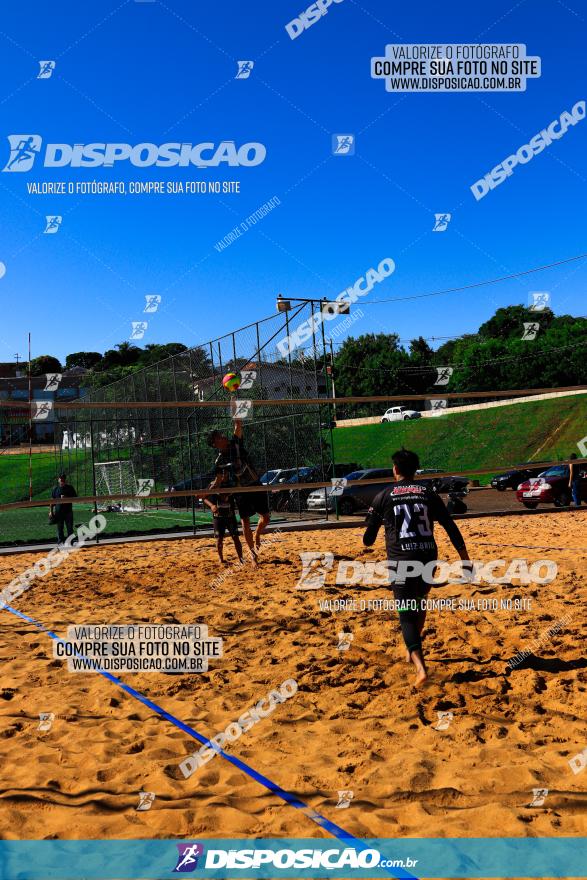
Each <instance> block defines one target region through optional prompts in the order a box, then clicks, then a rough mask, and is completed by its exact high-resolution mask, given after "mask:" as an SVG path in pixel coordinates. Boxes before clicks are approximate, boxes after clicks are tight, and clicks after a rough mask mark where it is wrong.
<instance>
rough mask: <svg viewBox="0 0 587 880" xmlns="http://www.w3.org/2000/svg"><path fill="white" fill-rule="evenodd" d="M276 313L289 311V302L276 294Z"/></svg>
mask: <svg viewBox="0 0 587 880" xmlns="http://www.w3.org/2000/svg"><path fill="white" fill-rule="evenodd" d="M277 311H278V312H289V311H291V302H290V301H289V300H288V299H284V298H283V297H282V295H281V294H278V296H277Z"/></svg>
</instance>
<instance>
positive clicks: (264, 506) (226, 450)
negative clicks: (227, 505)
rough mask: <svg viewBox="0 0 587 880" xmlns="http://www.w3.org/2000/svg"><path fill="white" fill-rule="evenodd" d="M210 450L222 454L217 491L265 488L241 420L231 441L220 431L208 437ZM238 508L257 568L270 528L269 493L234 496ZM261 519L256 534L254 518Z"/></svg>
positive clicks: (217, 473) (216, 480)
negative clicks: (252, 461) (244, 435)
mask: <svg viewBox="0 0 587 880" xmlns="http://www.w3.org/2000/svg"><path fill="white" fill-rule="evenodd" d="M208 446H212V447H213V448H214V449H217V450H218V456H217V457H216V461H215V463H214V469H215V471H216V479H215V480H214V482H213V483H212V486H213V487H217V486H219V485H220V476H221V475H223V474H224V475H225V476H224V477H223V478H222V483H223V484H224V485H226V486H242V487H244V486H262V483H261V481H260V480H259V476H258V474H257V472H256V470H255V468H254V467H253V465H252V463H251V460H250V458H249V454H248V452H247V450H246V448H245V444H244V441H243V425H242V422H241V420H240V419H235V420H234V433H233V435H232V437H231V438H230V439H229V438H228V437H226V436H225V435H224V434H222V433H221V432H220V431H212V432H211V433H210V434H209V435H208ZM234 500H235V502H236V506H237V509H238V512H239V516H240V518H241V522H242V524H243V535H244V537H245V541H246V542H247V545H248V547H249V550H250V551H251V556H252V559H253V564H254V565H256V564H257V551H258V550H259V547H260V546H261V535H262V534H263V532H264V531H265V529H266V528H267V526H268V525H269V519H270V516H269V502H268V500H267V492H265V491H263V490H261V491H259V492H242V493H236V494H235V496H234ZM255 513H257V514H258V515H259V521H258V523H257V528H256V529H255V534H254V536H253V532H252V530H251V517H252V516H253V514H255Z"/></svg>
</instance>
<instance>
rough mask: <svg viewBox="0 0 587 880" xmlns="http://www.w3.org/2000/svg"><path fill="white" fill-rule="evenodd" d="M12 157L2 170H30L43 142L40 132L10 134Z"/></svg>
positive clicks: (9, 141)
mask: <svg viewBox="0 0 587 880" xmlns="http://www.w3.org/2000/svg"><path fill="white" fill-rule="evenodd" d="M8 143H9V144H10V157H9V159H8V162H7V163H6V165H5V167H4V168H3V169H2V171H30V170H31V168H32V167H33V162H34V161H35V158H36V157H37V154H38V153H39V151H40V149H41V144H42V143H43V141H42V139H41V135H40V134H9V135H8Z"/></svg>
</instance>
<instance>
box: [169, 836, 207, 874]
mask: <svg viewBox="0 0 587 880" xmlns="http://www.w3.org/2000/svg"><path fill="white" fill-rule="evenodd" d="M176 846H177V849H178V851H179V855H178V857H177V865H176V866H175V868H174V869H173V873H174V874H175V873H177V874H191V872H192V871H195V870H196V868H197V867H198V859H199V858H200V856H202V855H204V847H203V846H202V844H201V843H176Z"/></svg>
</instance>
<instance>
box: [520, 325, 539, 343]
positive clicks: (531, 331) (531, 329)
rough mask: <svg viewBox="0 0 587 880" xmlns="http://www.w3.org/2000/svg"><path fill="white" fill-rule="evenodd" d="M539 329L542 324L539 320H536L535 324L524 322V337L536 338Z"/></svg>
mask: <svg viewBox="0 0 587 880" xmlns="http://www.w3.org/2000/svg"><path fill="white" fill-rule="evenodd" d="M539 329H540V324H539V323H538V322H537V321H535V322H534V323H533V324H524V332H523V334H522V339H536V337H537V336H538V331H539Z"/></svg>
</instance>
